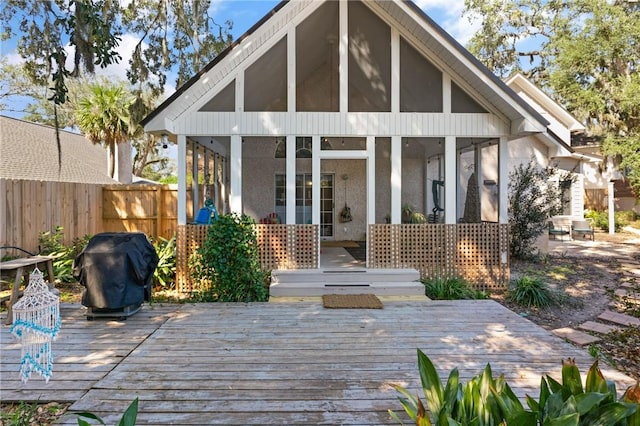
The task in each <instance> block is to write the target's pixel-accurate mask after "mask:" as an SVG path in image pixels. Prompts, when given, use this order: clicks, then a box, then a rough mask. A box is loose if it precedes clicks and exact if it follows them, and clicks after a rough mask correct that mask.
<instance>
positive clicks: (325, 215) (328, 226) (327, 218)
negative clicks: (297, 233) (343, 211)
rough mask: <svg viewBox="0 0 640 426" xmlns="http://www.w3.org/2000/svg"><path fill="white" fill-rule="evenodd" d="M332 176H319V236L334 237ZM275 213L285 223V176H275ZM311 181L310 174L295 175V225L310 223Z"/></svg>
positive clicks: (325, 174)
mask: <svg viewBox="0 0 640 426" xmlns="http://www.w3.org/2000/svg"><path fill="white" fill-rule="evenodd" d="M334 181H335V179H334V175H333V174H329V173H323V174H321V175H320V236H321V237H322V238H329V239H330V238H333V237H334V235H335V234H334V226H335V225H334V220H335V212H334V207H335V188H334V186H335V185H334ZM275 184H276V191H275V194H276V199H275V212H276V213H277V214H278V216H280V217H281V218H282V219H283V222H286V214H287V209H286V196H285V194H286V175H284V174H277V175H276V180H275ZM312 206H313V201H312V181H311V174H310V173H299V174H297V175H296V223H297V224H308V223H311V216H312Z"/></svg>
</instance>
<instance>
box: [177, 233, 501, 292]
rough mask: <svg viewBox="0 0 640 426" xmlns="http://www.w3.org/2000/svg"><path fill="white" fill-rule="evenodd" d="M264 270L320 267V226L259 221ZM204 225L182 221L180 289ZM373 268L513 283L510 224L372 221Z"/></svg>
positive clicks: (186, 288) (188, 288)
mask: <svg viewBox="0 0 640 426" xmlns="http://www.w3.org/2000/svg"><path fill="white" fill-rule="evenodd" d="M255 227H256V234H257V241H258V256H259V260H260V265H261V267H262V269H263V270H272V269H316V268H318V266H319V248H320V229H319V227H318V226H317V225H275V224H274V225H270V224H269V225H263V224H260V225H255ZM207 229H208V227H207V226H206V225H179V226H178V234H177V252H176V289H177V290H178V292H180V293H189V292H192V291H194V290H195V287H194V283H193V282H192V279H191V276H190V273H189V266H188V265H189V259H190V258H191V256H192V255H193V254H194V253H195V252H196V250H197V249H198V248H199V247H200V246H202V244H203V242H204V239H205V238H206V236H207ZM367 267H369V268H415V269H417V270H418V271H420V274H421V276H422V278H450V277H462V278H464V279H466V280H468V281H469V282H471V283H473V284H474V286H475V287H476V288H477V289H479V290H490V289H501V288H505V287H506V286H507V284H508V282H509V273H510V271H509V227H508V225H504V224H493V223H472V224H456V225H444V224H420V225H386V224H376V225H369V240H368V244H367Z"/></svg>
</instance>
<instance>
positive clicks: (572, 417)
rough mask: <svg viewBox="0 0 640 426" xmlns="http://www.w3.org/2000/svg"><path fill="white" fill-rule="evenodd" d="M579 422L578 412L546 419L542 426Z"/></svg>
mask: <svg viewBox="0 0 640 426" xmlns="http://www.w3.org/2000/svg"><path fill="white" fill-rule="evenodd" d="M579 424H580V415H579V414H578V413H574V414H567V415H565V416H561V417H556V418H554V419H547V420H545V422H544V423H543V426H578V425H579Z"/></svg>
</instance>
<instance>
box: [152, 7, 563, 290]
mask: <svg viewBox="0 0 640 426" xmlns="http://www.w3.org/2000/svg"><path fill="white" fill-rule="evenodd" d="M550 124H551V123H550V122H549V121H548V118H547V117H545V116H544V115H543V114H541V113H540V112H539V111H537V110H536V109H535V108H532V107H531V105H530V104H529V103H527V102H526V101H525V100H524V99H523V98H521V97H520V96H518V95H517V94H516V93H515V92H514V91H513V90H512V89H511V88H509V87H508V86H507V85H506V84H505V83H504V82H502V81H501V80H500V79H498V78H497V77H496V76H495V75H493V74H492V73H491V72H490V71H489V70H488V69H487V68H486V67H484V66H483V65H482V64H481V63H480V62H479V61H478V60H477V59H476V58H475V57H473V56H472V55H471V54H470V53H469V52H468V51H467V50H465V49H464V48H463V47H462V46H461V45H460V44H458V43H457V42H456V41H455V40H454V39H453V38H452V37H451V36H450V35H449V34H447V33H446V32H445V31H444V30H443V29H442V28H440V27H439V26H438V25H437V24H436V23H435V22H434V21H433V20H432V19H431V18H429V16H427V15H426V14H425V13H424V12H423V11H422V10H421V9H420V8H419V7H418V6H416V5H415V4H414V3H413V2H411V1H404V0H392V1H388V0H370V1H357V0H354V1H346V0H340V1H317V0H314V1H311V0H299V1H283V2H281V3H279V4H278V5H277V6H276V7H275V8H274V9H273V10H272V11H271V12H270V13H269V14H267V16H265V17H264V18H263V19H262V20H261V21H260V22H258V23H257V24H256V25H255V26H253V27H252V28H251V29H250V30H249V31H248V32H247V33H246V34H244V35H243V36H242V37H240V38H239V39H238V40H237V41H236V42H234V43H233V44H232V45H231V46H230V47H229V48H228V49H226V50H225V51H224V52H222V53H221V54H220V55H219V56H218V57H216V58H215V60H213V61H212V62H211V63H209V64H208V65H207V66H205V67H204V68H203V69H202V70H201V71H200V72H199V73H198V74H197V75H196V76H194V77H193V78H192V79H191V80H190V81H189V82H187V83H186V84H185V85H184V86H183V87H181V88H180V89H179V90H178V91H177V92H175V93H174V94H173V95H172V96H171V97H170V98H169V99H167V100H166V101H165V102H164V103H163V104H162V105H161V106H159V107H158V108H157V109H156V110H155V111H154V112H152V113H151V114H150V115H149V116H148V117H147V118H145V120H144V121H143V125H144V127H145V130H146V131H147V132H152V133H155V134H158V135H165V136H166V137H167V138H171V139H172V140H175V141H176V142H177V144H178V174H179V182H178V191H179V195H178V196H179V208H178V228H179V231H178V244H179V246H180V247H194V246H197V241H196V243H193V241H194V240H198V238H202V235H203V232H204V231H202V230H198V227H197V226H195V225H190V224H189V222H190V221H191V220H192V218H189V217H187V208H186V203H187V196H186V194H187V181H188V180H189V181H190V182H194V184H193V186H192V191H193V194H194V196H193V203H194V208H193V211H197V208H199V207H201V206H202V204H203V202H204V199H205V198H211V199H212V200H214V202H215V204H216V205H217V207H218V210H219V211H222V212H227V211H232V212H241V213H245V214H247V215H250V216H252V217H254V218H255V219H256V220H257V221H259V220H260V219H267V220H269V221H270V218H273V217H277V220H276V222H278V223H280V224H273V225H266V224H265V225H259V226H260V232H261V235H263V234H264V233H267V234H268V235H266V236H264V235H263V236H262V237H260V238H261V239H260V241H261V244H262V248H263V253H267V252H269V253H271V254H270V255H269V256H271V257H270V259H271V260H263V266H265V267H267V268H317V267H318V257H319V256H320V255H321V254H320V250H319V248H320V244H319V242H320V240H324V239H335V240H351V239H355V240H361V239H366V241H367V248H368V251H367V256H368V258H367V265H368V267H370V268H387V267H391V268H393V267H407V266H411V267H415V268H417V269H419V270H420V271H421V273H422V274H423V276H448V275H463V276H465V277H467V278H469V279H471V280H473V281H474V282H476V283H478V282H480V283H482V286H484V287H491V286H499V285H504V284H505V283H506V282H507V280H508V229H507V220H508V216H507V184H508V182H507V177H508V171H509V168H510V166H509V161H510V158H509V157H510V152H511V151H510V144H511V142H512V141H513V140H517V139H520V138H523V137H527V136H530V135H541V134H542V135H546V133H547V127H548V126H549V125H550ZM540 143H541V144H543V145H544V146H546V147H548V148H549V149H551V150H552V151H554V152H555V151H557V152H560V151H562V150H563V149H565V147H564V145H563V143H562V142H561V141H559V140H557V139H556V138H554V137H551V136H542V137H541V141H540ZM187 175H189V176H190V178H189V179H187ZM198 182H204V185H199V184H198ZM347 209H348V210H349V211H350V214H348V215H346V214H343V213H344V212H346V211H347ZM403 210H406V211H407V212H414V213H416V212H417V213H421V215H414V218H416V219H417V220H418V221H422V220H423V219H428V220H429V221H430V222H433V223H432V224H422V225H415V224H414V225H412V224H403V223H402V222H403V218H402V217H403ZM274 241H277V242H274ZM179 250H180V249H179ZM184 250H192V248H190V249H184ZM265 256H267V255H266V254H265ZM186 257H188V253H187V252H186V251H185V252H184V253H182V254H181V253H180V251H179V253H178V263H179V265H178V269H179V271H178V287H179V288H186V289H188V288H189V284H188V283H186V281H188V279H187V278H184V277H182V278H181V272H180V262H185V264H186V260H185V258H186ZM181 259H182V260H181ZM185 280H186V281H185ZM183 285H184V287H182V286H183Z"/></svg>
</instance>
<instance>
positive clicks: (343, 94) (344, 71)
mask: <svg viewBox="0 0 640 426" xmlns="http://www.w3.org/2000/svg"><path fill="white" fill-rule="evenodd" d="M338 8H339V9H338V10H339V12H338V14H339V15H340V24H339V25H340V45H339V47H338V54H339V55H340V67H339V70H340V112H348V111H349V96H347V93H349V17H348V16H347V14H348V10H349V8H348V4H347V2H346V1H341V2H340V3H339V5H338ZM313 223H316V222H315V221H314V222H313ZM318 223H320V222H318Z"/></svg>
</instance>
